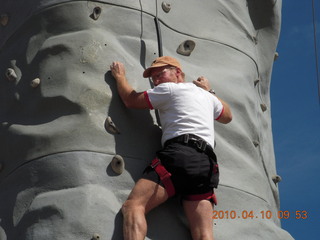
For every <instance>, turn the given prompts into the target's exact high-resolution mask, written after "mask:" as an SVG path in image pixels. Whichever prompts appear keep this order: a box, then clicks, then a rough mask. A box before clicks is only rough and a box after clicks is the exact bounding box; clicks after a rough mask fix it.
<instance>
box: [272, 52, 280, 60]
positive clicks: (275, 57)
mask: <svg viewBox="0 0 320 240" xmlns="http://www.w3.org/2000/svg"><path fill="white" fill-rule="evenodd" d="M278 57H279V53H277V52H275V53H274V59H273V60H274V61H276V60H277V59H278Z"/></svg>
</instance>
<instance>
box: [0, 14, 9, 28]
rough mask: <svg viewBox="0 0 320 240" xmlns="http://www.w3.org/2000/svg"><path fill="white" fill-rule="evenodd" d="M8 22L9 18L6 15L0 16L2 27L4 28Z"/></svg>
mask: <svg viewBox="0 0 320 240" xmlns="http://www.w3.org/2000/svg"><path fill="white" fill-rule="evenodd" d="M8 22H9V16H8V15H7V14H1V16H0V23H1V25H2V26H6V25H7V24H8Z"/></svg>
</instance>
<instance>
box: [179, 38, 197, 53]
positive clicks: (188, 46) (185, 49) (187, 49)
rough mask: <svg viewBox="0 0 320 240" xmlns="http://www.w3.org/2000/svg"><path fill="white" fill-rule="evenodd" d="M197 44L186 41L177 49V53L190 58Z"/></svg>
mask: <svg viewBox="0 0 320 240" xmlns="http://www.w3.org/2000/svg"><path fill="white" fill-rule="evenodd" d="M195 46H196V43H195V42H194V41H192V40H186V41H184V42H183V43H181V44H180V45H179V47H178V49H177V53H179V54H181V55H183V56H190V54H191V52H192V51H193V49H194V48H195Z"/></svg>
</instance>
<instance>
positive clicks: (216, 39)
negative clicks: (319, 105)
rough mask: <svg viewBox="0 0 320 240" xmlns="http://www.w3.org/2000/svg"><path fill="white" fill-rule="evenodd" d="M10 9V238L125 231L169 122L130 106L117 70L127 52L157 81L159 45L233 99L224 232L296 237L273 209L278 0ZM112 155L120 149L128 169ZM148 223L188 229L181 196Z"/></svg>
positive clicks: (223, 161)
mask: <svg viewBox="0 0 320 240" xmlns="http://www.w3.org/2000/svg"><path fill="white" fill-rule="evenodd" d="M0 6H1V7H0V15H1V22H0V51H1V52H0V75H1V78H0V98H1V101H0V124H1V125H0V134H1V135H0V141H1V144H0V199H1V203H0V239H1V240H6V239H8V240H19V239H28V240H31V239H32V240H39V239H68V240H73V239H77V240H79V239H98V238H99V237H100V239H122V216H121V213H120V207H121V205H122V203H123V201H124V200H125V199H126V197H127V195H128V193H129V192H130V190H131V188H132V187H133V185H134V182H135V181H136V180H137V179H138V178H139V176H140V175H141V172H142V170H143V169H144V167H145V166H146V164H147V162H148V161H150V160H151V159H152V158H153V156H154V153H155V151H156V150H158V149H159V148H160V147H161V146H160V136H161V131H160V128H159V127H158V124H157V118H156V115H155V113H154V112H153V111H151V112H150V111H148V110H128V109H126V108H125V107H124V105H123V104H122V102H121V100H120V98H119V96H118V94H117V92H116V88H115V83H114V81H113V79H112V77H111V75H110V73H109V72H108V68H109V65H110V64H111V62H112V61H114V60H118V61H122V62H124V63H125V65H126V67H127V75H128V78H129V81H130V83H131V84H132V85H133V86H134V87H135V88H137V89H138V90H141V91H143V90H145V89H147V88H150V87H151V86H150V83H149V82H148V81H147V80H146V79H142V71H143V70H144V69H145V68H146V67H147V66H149V65H150V63H151V62H152V60H153V59H154V58H155V57H157V56H158V54H159V49H162V51H163V55H170V56H174V57H176V58H178V59H179V61H180V62H181V64H182V66H183V70H184V71H185V73H186V80H187V81H191V80H193V79H195V78H196V77H198V76H200V75H203V76H206V77H208V78H209V79H210V81H211V85H212V86H213V87H214V89H215V91H216V92H217V94H218V95H219V96H221V97H222V98H223V99H224V100H226V101H227V102H228V103H229V104H230V106H231V108H232V110H233V116H234V119H233V121H232V123H230V124H228V125H219V124H216V132H217V133H216V136H217V139H216V142H217V146H216V150H215V151H216V154H217V156H218V159H219V163H220V169H221V180H220V186H219V189H218V190H217V195H218V202H219V204H218V206H217V207H216V208H215V209H216V210H218V211H220V210H221V211H224V212H225V213H226V211H229V213H230V212H231V211H233V215H232V218H233V217H234V213H235V214H236V217H235V218H234V219H231V215H229V217H227V215H226V214H225V215H224V216H223V217H221V219H216V220H215V226H214V234H215V237H216V239H217V240H219V239H252V240H256V239H265V240H268V239H270V240H271V239H272V240H274V239H292V237H291V236H290V235H289V234H288V233H287V232H285V231H284V230H282V229H281V227H280V222H279V219H278V217H277V211H278V208H279V198H278V188H277V185H276V184H275V182H274V181H273V178H274V176H276V168H275V159H274V153H273V143H272V133H271V116H270V100H269V85H270V78H271V71H272V64H273V59H274V55H275V49H276V45H277V41H278V37H279V29H280V9H281V1H276V0H247V1H245V0H232V1H224V0H217V1H212V0H204V1H201V3H199V2H198V1H192V0H175V1H172V2H171V4H166V3H163V2H161V1H150V0H140V1H138V0H136V1H133V0H122V1H115V0H114V1H106V0H105V1H99V2H94V1H68V0H65V1H63V0H50V1H40V0H33V1H11V0H0ZM155 16H157V17H158V23H159V26H160V30H161V36H159V35H158V34H157V28H156V24H155V23H156V21H155ZM159 40H162V41H159ZM159 43H162V44H160V46H159ZM179 46H180V47H179ZM177 49H179V50H178V51H177ZM108 117H109V118H108ZM107 118H108V120H109V121H106V119H107ZM110 124H111V125H110ZM115 155H120V156H122V158H123V159H124V163H125V170H124V171H123V173H122V174H120V175H118V174H116V173H115V172H114V171H113V170H112V168H111V161H112V159H113V158H114V156H115ZM274 179H275V178H274ZM250 211H253V214H254V217H253V219H251V218H250V217H249V218H248V219H244V217H246V212H250ZM267 211H271V213H272V217H271V216H270V215H268V217H267V216H266V213H267ZM269 216H270V217H269ZM227 218H229V219H227ZM148 222H149V229H148V235H147V239H191V237H190V233H189V231H188V226H187V223H186V220H185V218H184V215H183V212H182V209H181V207H180V205H179V199H171V200H170V201H168V203H166V204H164V205H163V206H161V207H159V208H158V209H156V210H154V211H153V212H151V213H150V214H149V215H148Z"/></svg>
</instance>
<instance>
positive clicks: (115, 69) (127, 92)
mask: <svg viewBox="0 0 320 240" xmlns="http://www.w3.org/2000/svg"><path fill="white" fill-rule="evenodd" d="M110 69H111V73H112V76H113V77H114V79H115V80H116V83H117V90H118V93H119V95H120V97H121V99H122V101H123V103H124V105H125V106H126V107H128V108H148V103H147V101H146V100H145V98H144V94H143V92H140V93H137V92H136V91H135V90H134V89H133V87H131V85H130V84H129V83H128V81H127V78H126V71H125V68H124V65H123V64H122V63H120V62H113V63H112V65H111V66H110Z"/></svg>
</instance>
